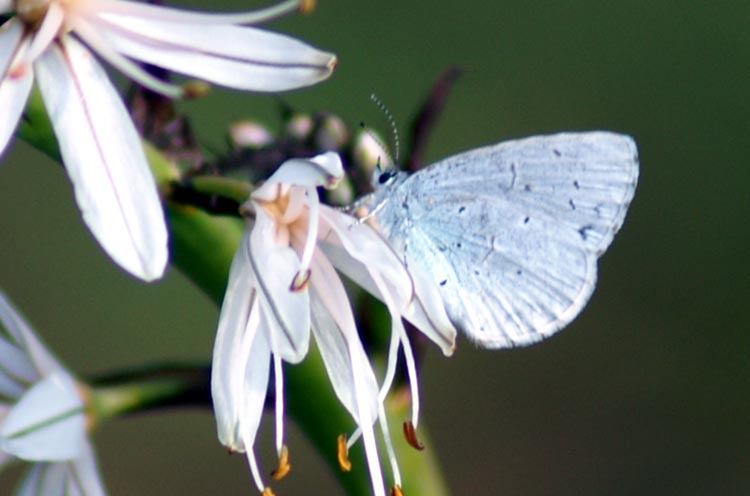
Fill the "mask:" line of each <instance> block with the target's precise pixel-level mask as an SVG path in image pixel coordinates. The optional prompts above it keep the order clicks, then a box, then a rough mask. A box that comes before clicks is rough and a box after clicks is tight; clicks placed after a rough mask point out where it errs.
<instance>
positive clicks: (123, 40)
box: [89, 14, 336, 91]
mask: <svg viewBox="0 0 750 496" xmlns="http://www.w3.org/2000/svg"><path fill="white" fill-rule="evenodd" d="M89 20H90V21H91V22H96V23H97V24H98V25H99V29H100V32H101V34H102V36H103V37H104V38H106V39H108V40H109V42H110V43H111V44H112V46H113V48H114V49H115V50H116V51H118V52H121V53H123V54H124V55H127V56H128V57H132V58H134V59H137V60H141V61H143V62H148V63H151V64H154V65H157V66H159V67H164V68H166V69H171V70H173V71H175V72H179V73H182V74H186V75H188V76H192V77H196V78H199V79H203V80H206V81H210V82H213V83H216V84H220V85H223V86H228V87H231V88H236V89H242V90H251V91H284V90H289V89H294V88H299V87H302V86H308V85H311V84H315V83H317V82H319V81H322V80H323V79H326V78H327V77H328V76H330V74H331V72H332V70H333V67H334V65H335V61H336V57H335V56H334V55H332V54H330V53H327V52H322V51H320V50H317V49H316V48H313V47H311V46H310V45H307V44H305V43H302V42H301V41H299V40H296V39H294V38H291V37H289V36H285V35H282V34H278V33H272V32H269V31H265V30H262V29H257V28H252V27H239V26H231V25H229V26H221V25H218V26H217V25H201V24H177V23H172V22H165V21H158V20H153V19H145V18H137V17H130V16H121V15H111V14H102V15H101V16H99V17H98V18H89Z"/></svg>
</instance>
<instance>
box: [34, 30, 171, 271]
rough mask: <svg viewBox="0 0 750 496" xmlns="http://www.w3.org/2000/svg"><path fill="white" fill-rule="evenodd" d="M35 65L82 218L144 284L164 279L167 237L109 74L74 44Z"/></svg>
mask: <svg viewBox="0 0 750 496" xmlns="http://www.w3.org/2000/svg"><path fill="white" fill-rule="evenodd" d="M64 47H65V53H63V52H62V51H61V50H60V48H59V47H57V46H55V47H50V48H49V49H48V50H47V51H46V52H45V53H44V54H43V55H42V56H41V57H40V59H39V60H38V61H37V62H36V63H35V70H36V73H37V80H38V84H39V88H40V90H41V93H42V97H43V98H44V102H45V104H46V106H47V111H48V113H49V115H50V119H51V121H52V126H53V128H54V130H55V134H56V135H57V138H58V142H59V145H60V152H61V154H62V157H63V162H64V163H65V167H66V169H67V170H68V174H69V176H70V179H71V181H72V182H73V186H74V188H75V195H76V201H77V202H78V206H79V207H80V209H81V211H82V213H83V219H84V221H85V222H86V224H87V225H88V227H89V229H91V232H92V233H93V234H94V236H95V237H96V239H97V240H98V241H99V243H100V244H101V245H102V247H103V248H104V249H105V251H106V252H107V253H108V254H109V255H110V256H111V257H112V259H113V260H114V261H115V262H117V263H118V264H119V265H120V266H122V267H123V268H124V269H126V270H127V271H129V272H130V273H131V274H133V275H135V276H137V277H140V278H141V279H143V280H145V281H151V280H153V279H157V278H159V277H161V275H162V274H163V272H164V268H165V266H166V263H167V231H166V226H165V222H164V212H163V210H162V207H161V203H160V201H159V195H158V193H157V190H156V185H155V183H154V178H153V176H152V175H151V171H150V170H149V167H148V163H147V162H146V157H145V155H144V153H143V148H142V145H141V141H140V138H139V136H138V134H137V133H136V131H135V128H134V127H133V123H132V121H131V120H130V117H129V116H128V113H127V110H126V109H125V106H124V105H123V103H122V101H121V100H120V97H119V95H118V94H117V92H116V91H115V89H114V88H113V87H112V84H111V83H110V81H109V79H108V78H107V75H106V73H105V72H104V71H103V70H102V68H101V66H100V65H99V64H98V62H96V60H95V59H94V57H93V56H92V55H91V53H89V52H88V51H87V50H86V49H85V48H83V47H82V46H81V45H80V44H78V43H77V42H76V41H74V40H73V39H71V38H66V39H65V44H64Z"/></svg>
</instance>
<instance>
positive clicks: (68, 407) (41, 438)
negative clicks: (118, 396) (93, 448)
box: [0, 370, 86, 461]
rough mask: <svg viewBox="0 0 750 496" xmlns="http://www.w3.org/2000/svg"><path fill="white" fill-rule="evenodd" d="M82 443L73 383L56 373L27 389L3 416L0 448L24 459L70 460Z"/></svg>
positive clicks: (83, 422) (80, 415)
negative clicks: (5, 415)
mask: <svg viewBox="0 0 750 496" xmlns="http://www.w3.org/2000/svg"><path fill="white" fill-rule="evenodd" d="M85 443H86V419H85V415H84V411H83V402H82V401H81V398H80V397H79V396H78V392H77V390H76V382H75V380H74V379H73V378H72V377H71V376H70V375H69V374H68V373H67V372H64V371H61V370H60V371H56V372H53V373H52V374H50V375H49V376H48V377H46V378H44V379H43V380H42V381H40V382H38V383H37V384H36V385H34V387H32V388H31V389H29V390H28V391H27V392H26V393H25V394H24V395H23V396H21V399H20V400H19V401H18V403H16V405H15V406H14V407H13V408H12V409H11V411H10V412H9V413H8V415H7V417H5V421H4V422H3V425H2V428H0V449H2V450H3V451H6V452H8V453H12V454H13V455H15V456H17V457H19V458H23V459H24V460H37V461H60V460H72V459H74V458H76V457H77V456H79V455H80V454H81V450H82V449H83V446H84V444H85Z"/></svg>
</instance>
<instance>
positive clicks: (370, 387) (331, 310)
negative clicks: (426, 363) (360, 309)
mask: <svg viewBox="0 0 750 496" xmlns="http://www.w3.org/2000/svg"><path fill="white" fill-rule="evenodd" d="M314 260H315V261H314V264H315V267H314V270H313V271H312V274H311V276H310V277H311V281H310V284H311V285H312V286H313V287H315V293H316V296H315V299H316V305H317V306H318V307H319V309H318V312H316V314H315V316H314V318H315V319H316V327H317V329H316V331H317V333H316V340H317V339H320V341H317V342H318V344H319V348H320V352H321V356H323V360H324V363H325V366H326V370H327V371H328V375H329V377H330V378H331V383H332V384H333V387H334V391H335V392H336V396H338V398H339V399H340V400H341V402H342V403H343V404H344V406H345V407H346V408H347V410H349V412H350V413H351V414H352V416H353V417H354V418H355V419H356V421H357V424H358V426H359V429H361V433H362V439H363V442H364V444H365V452H366V454H367V466H368V469H369V471H370V478H371V479H372V484H373V490H374V493H375V495H376V496H384V495H385V488H384V487H383V474H382V470H381V467H380V458H379V456H378V448H377V443H376V442H375V433H374V430H373V425H374V423H375V420H376V419H377V410H378V386H377V382H376V380H375V375H374V373H373V371H372V368H371V367H370V362H369V360H368V358H367V355H366V354H365V351H364V349H363V348H362V343H361V342H360V340H359V335H358V334H357V330H356V327H355V325H354V319H353V316H352V314H351V313H350V312H341V310H340V309H341V307H342V302H348V298H347V297H346V292H345V290H344V287H343V285H342V284H341V279H340V278H339V276H338V275H337V274H336V272H335V271H334V269H333V266H331V265H330V263H329V262H328V260H326V258H325V256H323V255H322V254H321V253H320V252H317V253H316V257H315V259H314ZM345 306H346V308H351V307H350V306H349V305H348V304H345ZM342 346H343V348H344V349H342ZM344 354H345V355H344ZM347 369H348V371H347ZM373 408H374V409H373Z"/></svg>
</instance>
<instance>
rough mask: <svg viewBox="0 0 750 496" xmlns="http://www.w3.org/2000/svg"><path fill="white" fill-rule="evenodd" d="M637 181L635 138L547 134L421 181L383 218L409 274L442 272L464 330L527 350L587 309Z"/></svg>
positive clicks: (422, 175)
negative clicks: (599, 264) (415, 269)
mask: <svg viewBox="0 0 750 496" xmlns="http://www.w3.org/2000/svg"><path fill="white" fill-rule="evenodd" d="M637 179H638V159H637V150H636V146H635V143H634V142H633V140H632V139H631V138H630V137H628V136H624V135H619V134H614V133H607V132H590V133H565V134H557V135H551V136H537V137H531V138H526V139H522V140H517V141H508V142H504V143H500V144H497V145H494V146H489V147H485V148H480V149H476V150H472V151H469V152H466V153H462V154H459V155H456V156H453V157H450V158H447V159H445V160H443V161H441V162H438V163H436V164H434V165H432V166H431V167H428V168H427V169H424V170H422V171H419V172H417V173H416V174H414V175H412V176H410V177H409V178H408V179H407V180H406V181H404V182H403V183H401V184H399V185H398V187H397V188H396V190H395V191H394V192H393V193H392V194H391V195H390V197H389V201H388V202H386V203H385V204H384V205H383V207H382V208H381V209H379V211H377V212H376V213H375V216H376V218H377V220H378V221H379V223H380V224H381V225H383V226H384V231H385V232H386V233H387V235H388V237H389V239H390V240H391V241H392V243H393V246H394V247H395V248H396V249H397V250H398V251H401V252H402V253H403V256H404V260H405V262H406V264H407V268H408V266H410V265H413V264H418V265H420V266H421V267H422V268H423V270H425V271H427V272H428V273H430V274H432V277H433V280H434V281H435V283H436V284H437V285H438V287H439V290H440V295H441V298H442V300H443V304H444V305H445V308H446V311H447V313H448V316H449V317H450V319H451V320H452V321H453V323H454V324H455V325H456V326H457V327H458V328H459V329H462V330H463V331H464V332H466V333H467V334H468V335H469V336H470V337H471V338H472V339H474V340H476V341H477V342H479V343H480V344H482V345H483V346H485V347H488V348H504V347H511V346H522V345H526V344H530V343H533V342H536V341H539V340H541V339H543V338H545V337H547V336H549V335H551V334H553V333H554V332H556V331H557V330H559V329H561V328H562V327H564V326H565V325H566V324H568V323H569V322H571V321H572V320H573V319H574V318H575V317H576V316H577V315H578V313H579V312H580V311H581V309H582V308H583V306H584V305H585V304H586V302H587V301H588V299H589V297H590V296H591V293H592V291H593V289H594V285H595V283H596V261H597V258H598V257H599V256H600V255H601V254H602V253H603V252H604V250H606V248H607V247H608V246H609V244H610V243H611V242H612V239H613V237H614V235H615V233H616V232H617V230H618V229H619V228H620V226H621V225H622V222H623V220H624V218H625V213H626V211H627V208H628V206H629V204H630V201H631V200H632V198H633V194H634V192H635V186H636V182H637Z"/></svg>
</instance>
